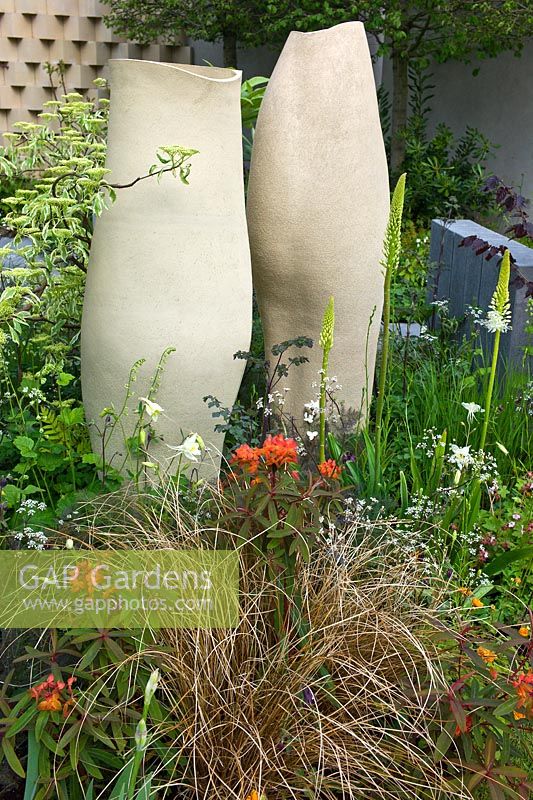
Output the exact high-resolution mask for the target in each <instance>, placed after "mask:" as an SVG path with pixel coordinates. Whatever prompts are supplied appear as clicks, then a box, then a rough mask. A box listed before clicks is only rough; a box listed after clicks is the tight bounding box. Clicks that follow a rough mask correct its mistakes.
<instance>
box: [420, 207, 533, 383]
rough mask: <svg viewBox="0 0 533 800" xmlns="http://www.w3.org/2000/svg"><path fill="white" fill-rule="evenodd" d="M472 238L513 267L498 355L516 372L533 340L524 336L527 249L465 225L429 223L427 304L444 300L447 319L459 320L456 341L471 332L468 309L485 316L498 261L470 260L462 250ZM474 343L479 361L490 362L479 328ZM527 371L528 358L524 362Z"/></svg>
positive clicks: (532, 264) (486, 337) (485, 334)
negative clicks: (507, 320)
mask: <svg viewBox="0 0 533 800" xmlns="http://www.w3.org/2000/svg"><path fill="white" fill-rule="evenodd" d="M473 235H474V236H477V237H478V238H479V239H481V240H482V241H485V242H488V243H489V244H490V245H494V246H496V247H500V246H501V245H503V246H504V247H506V248H507V249H508V250H509V251H510V253H511V256H512V258H513V259H514V265H513V267H512V269H511V282H510V288H509V292H510V301H511V315H512V318H511V330H510V331H508V332H507V333H504V334H502V337H501V354H502V357H503V360H504V362H506V363H507V364H510V365H512V366H513V367H515V368H517V369H520V368H521V367H523V365H524V351H525V348H526V347H528V348H531V347H532V346H533V337H532V336H531V334H528V333H527V332H526V330H525V329H526V326H527V320H528V303H529V299H528V296H527V295H528V293H529V291H530V289H531V288H532V287H533V249H532V248H530V247H526V246H525V245H523V244H520V243H519V242H515V241H513V240H512V239H508V238H507V237H506V236H503V235H502V234H499V233H496V232H495V231H491V230H489V229H488V228H484V227H483V226H482V225H478V224H477V223H475V222H472V221H471V220H456V221H455V222H445V221H444V220H433V222H432V225H431V249H430V277H429V281H428V300H429V301H431V300H448V303H449V311H450V316H452V317H456V318H457V319H459V321H460V324H459V330H458V337H459V338H463V337H465V336H467V335H469V334H470V332H471V330H472V320H471V317H470V316H469V315H468V314H467V310H468V307H469V306H473V307H475V308H480V309H481V311H482V312H483V314H486V312H487V310H488V308H489V304H490V301H491V298H492V295H493V294H494V290H495V288H496V284H497V282H498V276H499V272H500V262H501V257H500V256H494V257H493V258H491V259H490V260H487V259H486V258H485V255H484V254H483V253H482V254H480V255H476V253H475V251H474V250H472V248H471V247H467V246H463V244H462V243H463V241H464V240H465V239H466V237H467V236H473ZM480 342H481V347H482V349H483V353H484V356H485V359H487V358H490V356H491V353H492V346H493V343H494V335H493V334H491V333H489V331H487V329H486V328H483V327H481V328H480ZM528 366H529V368H530V369H531V368H533V356H530V357H529V358H528Z"/></svg>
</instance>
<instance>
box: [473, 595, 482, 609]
mask: <svg viewBox="0 0 533 800" xmlns="http://www.w3.org/2000/svg"><path fill="white" fill-rule="evenodd" d="M472 605H473V606H474V608H485V603H482V602H481V600H480V599H479V597H473V598H472Z"/></svg>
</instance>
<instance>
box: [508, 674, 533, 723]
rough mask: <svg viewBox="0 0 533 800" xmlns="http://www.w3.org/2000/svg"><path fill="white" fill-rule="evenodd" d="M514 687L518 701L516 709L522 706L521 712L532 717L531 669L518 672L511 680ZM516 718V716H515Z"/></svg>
mask: <svg viewBox="0 0 533 800" xmlns="http://www.w3.org/2000/svg"><path fill="white" fill-rule="evenodd" d="M511 683H512V684H513V686H514V687H515V689H516V694H517V697H518V703H517V704H516V708H517V710H518V709H519V708H523V709H524V711H523V712H522V713H523V714H524V716H526V717H527V718H528V719H533V670H530V671H529V672H527V673H523V672H522V673H520V675H518V677H517V678H516V680H514V681H511ZM515 719H516V717H515Z"/></svg>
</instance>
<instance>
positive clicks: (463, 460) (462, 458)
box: [448, 444, 474, 470]
mask: <svg viewBox="0 0 533 800" xmlns="http://www.w3.org/2000/svg"><path fill="white" fill-rule="evenodd" d="M448 461H449V462H450V464H455V466H456V467H457V468H458V469H459V470H463V469H464V468H465V467H468V466H470V464H472V463H473V462H474V459H473V457H472V454H471V452H470V445H466V447H459V445H458V444H452V445H450V455H449V456H448Z"/></svg>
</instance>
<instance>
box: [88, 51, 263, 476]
mask: <svg viewBox="0 0 533 800" xmlns="http://www.w3.org/2000/svg"><path fill="white" fill-rule="evenodd" d="M110 69H111V72H110V85H111V98H112V100H111V111H110V121H109V136H108V156H107V166H108V167H109V169H110V170H111V173H110V178H109V180H110V182H111V183H115V184H117V183H118V184H122V183H127V182H128V181H131V180H132V179H133V178H135V177H137V176H139V175H143V174H145V173H146V172H147V171H148V169H149V167H150V165H151V164H153V163H155V162H156V160H157V159H156V151H157V149H158V147H161V146H168V145H180V146H182V147H187V148H195V149H196V150H198V151H199V153H198V154H197V155H195V156H193V158H192V160H191V174H190V178H189V184H190V185H189V186H184V185H183V184H182V182H181V181H180V180H179V178H173V177H172V176H171V175H165V176H163V178H162V180H161V182H160V183H158V181H157V180H155V179H152V178H150V179H147V180H143V181H141V182H139V183H137V184H136V185H135V186H134V187H133V188H128V189H124V190H121V191H119V192H118V196H117V200H116V202H115V204H114V205H113V206H112V207H111V208H110V210H108V211H107V212H104V214H103V215H102V216H101V217H100V218H99V219H98V220H97V223H96V230H95V234H94V238H93V243H92V249H91V255H90V259H89V270H88V275H87V288H86V295H85V305H84V311H83V321H82V345H81V358H82V388H83V398H84V404H85V409H86V415H87V419H88V420H89V421H96V422H97V424H98V425H99V426H100V427H102V424H103V423H102V420H101V419H100V418H99V415H100V412H101V411H102V409H103V408H104V407H106V406H110V405H111V404H112V405H113V406H114V408H115V409H117V410H118V409H120V408H121V406H122V404H123V402H124V398H125V394H126V390H125V384H126V382H127V379H128V373H129V371H130V368H131V367H132V365H133V364H134V362H135V361H136V360H137V359H140V358H145V359H146V363H145V364H144V365H143V367H142V368H141V370H140V372H139V376H138V378H137V381H136V383H135V384H134V386H133V391H134V394H133V396H132V398H131V400H130V401H129V413H128V415H127V417H125V423H126V424H125V429H126V434H128V433H131V431H132V429H133V427H134V425H135V423H136V421H137V419H138V417H137V415H136V413H135V409H136V408H137V406H138V402H139V397H142V396H146V394H147V392H148V387H149V384H150V380H151V377H152V375H153V374H154V372H155V369H156V366H157V363H158V360H159V358H160V356H161V353H162V351H163V350H164V349H165V348H166V347H169V346H171V347H174V348H176V352H175V353H173V354H172V355H171V356H170V358H169V359H168V361H167V364H166V367H165V370H164V373H163V377H162V381H161V387H160V389H159V391H158V393H157V396H156V398H155V400H156V402H157V403H158V404H159V405H160V406H162V408H163V409H164V413H163V414H162V415H160V416H159V417H158V419H157V421H156V422H155V428H156V430H157V432H158V433H159V434H162V436H163V437H164V443H161V442H159V443H156V444H155V445H153V446H152V447H151V448H150V451H149V452H150V457H151V458H152V459H155V460H157V461H159V463H160V464H161V465H162V466H163V467H165V466H166V465H169V459H170V458H171V457H172V455H173V451H172V450H170V449H169V448H168V447H167V446H166V445H179V444H180V443H181V441H182V439H183V438H184V436H187V435H188V434H189V433H191V432H194V433H198V434H200V435H201V436H202V437H203V439H204V440H205V442H206V444H207V445H208V446H209V445H210V446H211V448H212V451H211V454H210V456H209V457H208V458H207V463H206V464H205V465H204V466H203V467H202V470H203V474H204V476H207V475H208V474H213V473H215V472H216V470H217V469H218V464H219V460H220V459H219V455H218V451H220V450H221V449H222V444H223V436H222V435H221V434H219V433H215V431H214V426H215V424H216V422H217V420H214V419H213V417H212V415H211V410H210V409H209V408H208V407H207V405H206V404H205V403H204V402H203V397H204V396H205V395H208V394H213V395H215V396H217V397H218V398H219V399H220V400H221V401H222V402H223V404H224V405H226V406H231V405H232V403H233V402H234V401H235V398H236V395H237V392H238V390H239V386H240V382H241V379H242V373H243V362H242V361H238V360H234V359H233V354H234V353H235V352H236V351H237V350H242V349H245V350H246V349H247V348H248V346H249V342H250V334H251V297H252V285H251V284H252V278H251V265H250V253H249V245H248V236H247V230H246V216H245V208H244V191H243V177H242V133H241V116H240V83H241V73H240V72H237V71H235V70H230V69H217V68H214V67H197V66H189V65H183V64H159V63H152V62H147V61H130V60H116V61H111V64H110ZM93 446H94V449H95V450H96V451H97V452H101V440H100V437H99V435H98V434H97V433H96V430H95V429H94V431H93ZM124 454H125V448H124V441H123V436H122V434H121V433H120V432H119V430H118V428H117V429H116V430H115V433H114V434H113V436H112V437H111V441H110V442H109V443H108V445H107V448H106V455H107V458H109V459H112V463H113V464H114V465H115V466H116V465H118V464H120V463H121V461H122V460H123V456H124Z"/></svg>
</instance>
